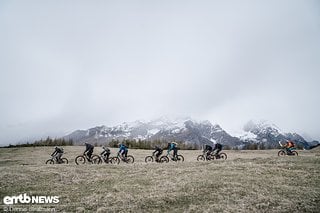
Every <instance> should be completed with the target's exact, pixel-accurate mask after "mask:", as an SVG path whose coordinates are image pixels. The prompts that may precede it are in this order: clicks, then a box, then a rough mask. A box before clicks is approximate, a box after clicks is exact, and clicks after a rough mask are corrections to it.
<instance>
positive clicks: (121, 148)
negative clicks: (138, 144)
mask: <svg viewBox="0 0 320 213" xmlns="http://www.w3.org/2000/svg"><path fill="white" fill-rule="evenodd" d="M119 154H121V156H122V158H127V155H128V147H127V146H125V145H124V144H120V145H119V152H118V155H119Z"/></svg>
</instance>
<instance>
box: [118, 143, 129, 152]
mask: <svg viewBox="0 0 320 213" xmlns="http://www.w3.org/2000/svg"><path fill="white" fill-rule="evenodd" d="M122 151H124V152H126V151H128V148H127V147H126V146H125V145H123V144H121V145H120V148H119V152H122Z"/></svg>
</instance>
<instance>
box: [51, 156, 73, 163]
mask: <svg viewBox="0 0 320 213" xmlns="http://www.w3.org/2000/svg"><path fill="white" fill-rule="evenodd" d="M68 163H69V161H68V159H67V158H61V162H58V159H57V158H56V157H55V156H51V158H50V159H49V160H47V161H46V164H68Z"/></svg>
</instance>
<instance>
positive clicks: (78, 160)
mask: <svg viewBox="0 0 320 213" xmlns="http://www.w3.org/2000/svg"><path fill="white" fill-rule="evenodd" d="M75 162H76V164H77V165H79V164H84V163H85V162H86V158H85V157H84V156H83V155H79V156H78V157H76V159H75Z"/></svg>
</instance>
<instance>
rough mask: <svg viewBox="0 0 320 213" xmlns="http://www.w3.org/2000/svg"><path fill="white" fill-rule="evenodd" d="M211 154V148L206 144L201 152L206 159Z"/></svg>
mask: <svg viewBox="0 0 320 213" xmlns="http://www.w3.org/2000/svg"><path fill="white" fill-rule="evenodd" d="M211 153H212V146H210V145H208V144H206V146H205V147H204V150H203V154H205V155H206V157H207V158H208V157H209V156H210V154H211Z"/></svg>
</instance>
